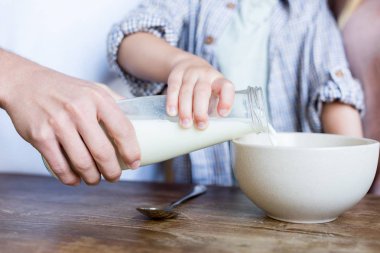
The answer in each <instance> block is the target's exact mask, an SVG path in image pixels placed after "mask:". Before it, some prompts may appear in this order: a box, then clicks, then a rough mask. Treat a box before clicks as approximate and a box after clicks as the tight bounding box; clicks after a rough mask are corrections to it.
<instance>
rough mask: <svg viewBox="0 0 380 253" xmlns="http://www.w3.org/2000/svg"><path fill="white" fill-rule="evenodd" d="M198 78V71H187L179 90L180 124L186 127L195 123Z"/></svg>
mask: <svg viewBox="0 0 380 253" xmlns="http://www.w3.org/2000/svg"><path fill="white" fill-rule="evenodd" d="M197 79H198V75H197V74H196V73H194V72H192V71H188V72H186V73H185V74H184V76H183V80H182V86H181V89H180V91H179V97H178V103H179V119H180V125H181V126H182V127H184V128H189V127H191V126H192V124H193V113H192V110H193V92H194V86H195V84H196V82H197Z"/></svg>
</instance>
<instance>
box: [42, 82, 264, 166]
mask: <svg viewBox="0 0 380 253" xmlns="http://www.w3.org/2000/svg"><path fill="white" fill-rule="evenodd" d="M263 101H264V100H263V93H262V90H261V88H258V87H248V89H246V90H243V91H238V92H236V93H235V100H234V104H233V106H232V110H231V112H230V114H229V116H227V117H220V116H219V115H218V113H217V104H218V98H217V97H212V98H211V99H210V104H209V111H208V114H209V125H208V127H207V129H205V130H198V129H196V128H195V127H192V128H190V129H184V128H181V126H180V125H179V124H178V118H177V117H170V116H168V115H167V114H166V96H164V95H159V96H149V97H139V98H133V99H125V100H120V101H118V105H119V107H120V108H121V110H122V111H123V113H124V114H125V115H126V117H128V118H129V119H130V120H131V122H132V124H133V126H134V128H135V132H136V136H137V140H138V142H139V146H140V150H141V165H148V164H152V163H156V162H161V161H165V160H168V159H170V158H174V157H176V156H179V155H183V154H186V153H189V152H192V151H195V150H198V149H201V148H205V147H208V146H211V145H214V144H217V143H221V142H224V141H228V140H232V139H234V138H238V137H241V136H243V135H245V134H248V133H252V132H255V133H261V132H268V122H267V118H266V110H265V107H264V102H263ZM118 159H119V163H120V166H121V168H122V169H128V168H127V166H126V165H125V164H124V163H123V162H122V160H121V159H120V156H118ZM44 162H45V166H46V167H47V168H48V169H49V171H50V172H52V171H51V170H50V168H49V165H48V164H47V163H46V161H44Z"/></svg>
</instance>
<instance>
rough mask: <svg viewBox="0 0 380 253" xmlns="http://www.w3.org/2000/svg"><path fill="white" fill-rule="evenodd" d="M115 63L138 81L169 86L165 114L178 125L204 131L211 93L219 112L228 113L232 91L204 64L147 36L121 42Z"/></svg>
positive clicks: (160, 40)
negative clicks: (177, 118)
mask: <svg viewBox="0 0 380 253" xmlns="http://www.w3.org/2000/svg"><path fill="white" fill-rule="evenodd" d="M118 63H119V65H120V66H121V67H122V68H123V69H124V70H125V71H126V72H128V73H129V74H132V75H134V76H136V77H138V78H141V79H145V80H150V81H155V82H164V83H167V84H168V90H167V96H168V97H167V113H168V114H169V115H172V116H175V115H177V113H178V115H179V118H180V124H181V125H182V126H183V127H186V128H187V127H190V126H191V125H192V121H193V115H194V121H195V123H196V126H197V127H198V128H199V129H204V128H206V127H207V123H208V115H207V111H208V104H209V100H210V96H211V94H212V93H215V94H217V95H219V97H220V100H219V104H218V112H219V114H220V115H221V116H226V115H227V114H228V113H229V111H230V110H231V106H232V104H233V99H234V87H233V85H232V83H231V82H229V81H228V80H226V79H225V78H224V77H223V75H222V74H221V73H220V72H218V71H217V70H215V69H214V68H213V67H212V66H211V65H210V64H209V63H208V62H207V61H205V60H203V59H202V58H200V57H197V56H195V55H192V54H189V53H187V52H185V51H183V50H180V49H178V48H175V47H173V46H171V45H169V44H168V43H167V42H166V41H164V40H162V39H160V38H157V37H155V36H154V35H151V34H148V33H135V34H132V35H130V36H127V37H126V38H124V40H123V41H122V43H121V46H120V48H119V51H118Z"/></svg>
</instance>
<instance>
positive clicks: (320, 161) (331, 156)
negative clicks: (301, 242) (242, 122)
mask: <svg viewBox="0 0 380 253" xmlns="http://www.w3.org/2000/svg"><path fill="white" fill-rule="evenodd" d="M276 140H277V142H278V143H277V146H272V145H271V144H270V142H269V138H268V135H266V134H260V135H257V134H251V135H247V136H244V137H242V138H239V139H236V140H234V155H235V159H234V160H235V164H234V173H235V176H236V178H237V180H238V182H239V185H240V188H241V189H242V191H243V192H244V193H245V194H246V195H247V196H248V197H249V198H250V199H251V200H252V201H253V202H254V203H255V204H256V205H257V206H258V207H260V208H261V209H263V210H264V211H265V212H266V214H267V215H268V216H269V217H272V218H274V219H278V220H282V221H287V222H296V223H323V222H329V221H332V220H335V219H336V218H337V217H338V216H339V215H340V214H342V213H343V212H345V211H346V210H348V209H350V208H352V207H353V206H354V205H355V204H357V203H358V202H359V201H360V200H361V199H362V198H363V197H364V195H365V194H366V193H367V191H368V189H369V188H370V186H371V183H372V181H373V179H374V176H375V173H376V167H377V161H378V157H379V143H378V142H376V141H374V140H369V139H363V138H351V137H343V136H338V135H328V134H307V133H281V134H277V135H276Z"/></svg>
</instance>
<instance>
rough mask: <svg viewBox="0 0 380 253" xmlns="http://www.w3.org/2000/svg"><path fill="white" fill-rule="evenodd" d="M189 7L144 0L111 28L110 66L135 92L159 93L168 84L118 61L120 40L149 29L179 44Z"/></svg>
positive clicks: (148, 31)
mask: <svg viewBox="0 0 380 253" xmlns="http://www.w3.org/2000/svg"><path fill="white" fill-rule="evenodd" d="M185 2H186V1H185ZM188 9H189V7H188V5H187V4H186V3H184V2H183V1H171V0H161V1H160V0H144V1H143V2H142V3H141V4H140V5H139V6H138V7H137V8H136V9H134V10H132V11H131V12H130V14H129V15H127V17H126V18H125V19H124V20H122V21H121V22H120V23H118V24H116V25H114V26H113V27H112V29H111V32H110V33H109V35H108V42H107V48H108V49H107V54H108V60H109V63H110V65H111V68H113V69H114V70H115V71H116V72H117V73H118V74H120V75H121V77H123V79H124V80H125V81H126V83H127V84H128V85H129V87H130V91H131V93H132V94H133V95H135V96H147V95H155V94H159V93H161V92H162V91H163V90H164V88H165V85H166V84H165V83H156V82H150V81H148V80H142V79H139V78H137V77H135V76H133V75H131V74H129V73H127V72H126V71H125V70H123V69H122V68H121V66H120V65H119V64H118V61H117V55H118V50H119V47H120V44H121V42H122V41H123V39H124V38H125V37H126V36H128V35H131V34H134V33H137V32H147V33H151V34H153V35H155V36H157V37H159V38H162V39H164V40H165V41H167V42H168V43H169V44H170V45H172V46H176V45H177V44H178V40H179V36H180V34H181V31H182V29H183V26H184V24H185V22H186V19H187V17H188V11H189V10H188ZM147 67H149V66H147Z"/></svg>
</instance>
